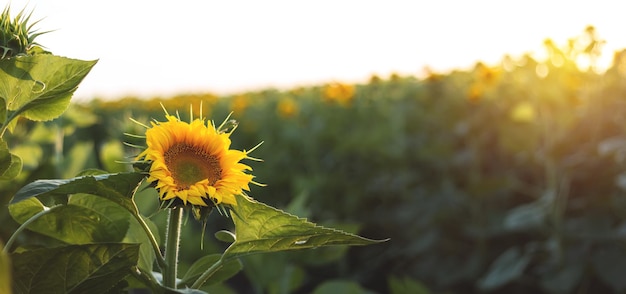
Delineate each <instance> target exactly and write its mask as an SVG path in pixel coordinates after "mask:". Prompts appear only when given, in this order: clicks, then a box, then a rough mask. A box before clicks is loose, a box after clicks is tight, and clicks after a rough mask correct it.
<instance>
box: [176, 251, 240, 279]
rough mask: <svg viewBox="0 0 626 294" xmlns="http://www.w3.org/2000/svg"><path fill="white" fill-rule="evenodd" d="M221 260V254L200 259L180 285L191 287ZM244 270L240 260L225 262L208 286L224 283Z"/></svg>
mask: <svg viewBox="0 0 626 294" xmlns="http://www.w3.org/2000/svg"><path fill="white" fill-rule="evenodd" d="M221 258H222V255H221V254H210V255H205V256H203V257H202V258H200V259H198V260H197V261H196V262H194V263H193V264H192V265H191V267H189V269H188V270H187V272H186V273H185V275H184V276H183V277H182V280H181V282H180V283H179V284H180V285H187V286H191V284H192V283H193V282H194V281H195V280H197V279H198V278H199V277H200V275H202V273H204V271H206V270H207V269H208V268H209V267H210V266H212V265H213V264H215V263H217V262H218V261H219V260H220V259H221ZM242 268H243V265H242V264H241V261H239V259H231V260H229V261H227V262H225V263H224V264H223V265H222V266H221V267H220V269H219V270H217V271H216V272H215V273H214V274H213V276H212V277H211V280H210V281H208V282H207V283H206V286H210V285H213V284H217V283H221V282H224V281H226V280H227V279H229V278H231V277H232V276H234V275H235V274H237V273H238V272H239V271H240V270H241V269H242Z"/></svg>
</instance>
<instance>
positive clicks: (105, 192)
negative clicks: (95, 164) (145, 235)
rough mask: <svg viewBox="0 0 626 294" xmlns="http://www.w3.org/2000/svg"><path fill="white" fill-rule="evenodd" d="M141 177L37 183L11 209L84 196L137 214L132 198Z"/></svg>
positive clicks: (110, 176) (117, 175) (121, 175)
mask: <svg viewBox="0 0 626 294" xmlns="http://www.w3.org/2000/svg"><path fill="white" fill-rule="evenodd" d="M144 177H145V175H143V174H142V173H138V172H127V173H115V174H101V175H93V176H92V175H88V176H80V177H76V178H72V179H67V180H37V181H34V182H32V183H30V184H28V185H26V186H24V187H23V188H22V189H20V190H19V191H17V193H16V194H15V196H14V197H13V199H12V200H11V202H10V205H13V204H15V203H18V202H20V201H22V200H25V199H28V198H31V197H39V196H55V195H68V194H76V193H85V194H91V195H95V196H99V197H103V198H106V199H108V200H110V201H113V202H115V203H116V204H118V205H119V206H121V207H123V208H125V209H126V210H128V211H130V212H131V213H132V214H137V213H138V212H137V209H136V206H135V204H134V203H133V200H132V197H133V195H134V192H135V190H136V189H137V186H138V185H139V183H140V182H141V181H142V180H143V178H144Z"/></svg>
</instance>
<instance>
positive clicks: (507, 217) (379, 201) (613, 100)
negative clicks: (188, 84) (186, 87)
mask: <svg viewBox="0 0 626 294" xmlns="http://www.w3.org/2000/svg"><path fill="white" fill-rule="evenodd" d="M601 43H602V42H601V41H600V40H598V38H597V37H596V35H595V31H594V30H593V29H591V28H588V29H587V30H586V31H585V32H584V33H583V34H582V35H581V36H580V37H578V38H575V39H573V40H572V42H570V43H569V44H566V45H564V46H560V45H559V44H555V43H553V42H550V41H546V43H545V49H546V52H547V56H548V58H547V59H546V60H535V59H533V58H532V57H531V56H505V57H503V59H502V62H501V63H500V64H498V65H486V64H481V63H478V64H476V66H475V67H474V68H473V69H470V70H457V71H452V72H447V73H436V72H430V73H429V74H428V76H427V77H424V78H416V77H411V76H400V75H395V74H394V75H391V76H390V77H378V76H372V77H371V79H370V80H369V81H368V82H367V83H363V84H356V85H352V84H343V83H329V84H324V85H318V86H310V87H301V88H294V89H290V90H284V91H283V90H274V89H267V90H264V91H258V92H249V93H241V94H238V95H232V96H225V97H218V96H215V95H211V94H203V93H197V94H181V95H178V96H175V97H155V98H152V99H139V98H133V97H126V98H120V99H117V100H110V101H109V100H107V101H103V100H98V99H93V100H91V101H89V102H85V103H72V104H71V105H70V107H69V108H68V110H67V111H66V112H65V113H64V114H63V115H62V116H60V117H59V118H57V119H55V120H52V121H47V122H33V121H26V120H22V121H19V122H18V124H17V125H16V127H15V129H14V130H13V131H12V132H10V133H8V132H7V133H6V134H4V137H5V141H6V142H8V143H9V149H10V150H11V152H12V153H15V154H17V155H19V156H20V157H21V158H22V160H23V168H22V172H21V173H20V175H19V176H18V177H17V178H15V179H14V180H12V181H0V202H1V203H2V205H1V208H0V209H1V210H0V223H2V224H3V225H2V226H0V240H5V241H6V240H7V239H9V237H10V236H11V234H12V233H13V232H14V231H15V230H16V229H17V227H18V226H19V224H18V223H16V222H15V221H14V220H13V219H12V218H11V216H10V215H9V214H8V211H7V204H8V203H9V201H10V200H11V198H12V197H13V195H14V194H15V193H16V192H17V191H18V190H19V189H20V188H22V187H23V186H24V185H26V184H27V183H30V182H32V181H34V180H37V179H53V178H71V177H74V176H76V175H77V174H79V173H80V172H81V171H83V170H85V169H93V168H96V169H101V170H105V171H108V172H123V171H130V170H132V166H131V165H129V164H123V163H120V162H123V161H127V160H128V159H129V158H132V157H134V156H136V155H137V149H135V148H132V147H129V146H127V145H125V144H124V143H125V142H126V143H130V144H140V142H138V141H136V140H137V139H135V138H132V137H128V136H126V135H124V133H130V134H141V133H142V132H144V129H143V128H142V127H141V126H139V125H137V124H136V123H134V122H132V121H131V120H130V118H133V119H135V120H137V121H141V122H148V121H150V120H151V119H157V120H159V121H162V120H163V109H162V107H161V104H163V106H165V108H167V109H168V110H169V111H170V112H175V111H176V110H178V111H179V112H180V116H181V118H182V119H183V120H186V119H187V118H188V116H189V115H188V113H189V107H190V105H193V111H194V112H196V113H195V115H196V116H197V115H198V111H199V107H200V105H202V107H203V108H202V109H203V110H202V111H203V115H204V116H206V117H208V118H210V119H213V120H214V121H216V123H218V124H219V122H221V121H222V120H223V119H225V118H226V117H227V116H228V115H229V113H231V112H232V118H234V119H236V120H237V121H238V123H239V125H238V128H237V131H236V132H235V133H234V134H233V135H232V136H231V139H232V144H233V147H234V148H236V149H239V150H243V149H250V148H252V147H254V146H256V145H257V144H258V143H259V142H263V144H262V145H261V146H260V147H259V148H258V149H257V150H255V151H254V157H257V158H261V159H263V162H254V163H252V164H250V165H251V166H252V168H253V174H254V175H255V181H257V182H260V183H263V184H266V185H267V186H265V187H258V186H252V187H251V189H252V190H251V191H250V193H249V195H251V196H252V197H254V198H255V199H257V200H259V201H262V202H264V203H267V204H270V205H272V206H275V207H278V208H281V209H283V210H285V211H288V212H291V213H293V214H295V215H298V216H301V217H307V218H308V219H309V220H312V221H315V222H317V223H319V224H322V225H328V226H330V227H335V228H341V229H343V230H345V231H348V232H352V233H358V234H359V235H361V236H365V237H367V238H372V239H379V240H380V239H386V238H390V240H389V241H387V242H384V243H380V244H375V245H372V246H363V247H345V246H337V247H325V248H318V249H310V250H302V251H294V252H287V253H284V252H279V253H270V254H264V255H250V256H245V257H242V258H241V260H242V263H243V270H242V271H241V272H239V273H238V274H237V275H235V276H234V277H233V278H231V279H229V280H227V281H224V282H223V283H217V284H214V285H212V286H211V288H210V290H211V293H276V294H278V293H394V294H401V293H485V292H487V293H610V292H615V293H623V292H624V291H626V246H625V245H626V243H625V242H624V240H625V239H626V50H625V51H622V52H617V53H615V56H614V61H613V64H612V66H611V67H610V68H609V69H607V70H606V71H603V72H601V73H600V72H598V71H596V70H595V69H594V68H593V66H594V62H595V60H597V58H598V55H599V54H600V52H599V49H600V46H601ZM580 59H586V60H587V61H588V63H589V64H590V67H589V68H579V67H578V66H577V64H576V62H575V61H576V60H580ZM201 103H202V104H201ZM135 198H136V201H137V202H138V205H139V209H140V210H141V212H142V213H143V214H144V215H147V216H149V217H150V219H151V220H152V221H153V222H154V223H155V224H156V225H157V227H158V228H159V232H160V235H161V238H164V235H165V230H166V215H165V214H164V213H163V212H159V210H158V206H159V203H158V196H156V193H155V192H154V191H153V190H143V191H140V192H139V193H138V194H137V195H136V196H135ZM184 221H185V222H186V223H185V225H184V226H183V232H182V239H183V240H185V242H184V243H183V244H182V246H183V247H182V248H181V251H180V268H181V272H185V269H186V268H189V267H190V265H191V264H192V263H193V262H194V261H196V260H197V259H199V258H200V257H202V256H204V255H207V254H209V253H212V252H215V251H221V250H224V248H226V247H227V244H225V243H223V242H221V241H218V240H216V238H215V237H214V236H213V234H212V232H215V231H219V230H223V229H232V224H231V222H230V220H229V219H228V218H226V217H224V216H221V215H219V214H218V213H216V212H213V214H212V215H211V216H210V217H209V221H208V224H207V227H206V229H205V231H206V232H207V233H206V234H204V239H201V236H202V233H201V232H202V229H203V228H202V226H201V224H199V223H197V222H195V221H193V218H192V217H191V216H189V217H188V218H187V220H184ZM21 238H22V239H28V240H29V241H28V242H29V243H30V244H38V243H45V242H50V239H49V238H48V237H45V236H43V235H40V234H37V233H35V232H25V233H24V234H23V235H22V236H21Z"/></svg>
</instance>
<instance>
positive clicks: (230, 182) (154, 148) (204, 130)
mask: <svg viewBox="0 0 626 294" xmlns="http://www.w3.org/2000/svg"><path fill="white" fill-rule="evenodd" d="M165 117H166V119H167V121H165V122H158V121H156V122H151V127H148V130H147V131H146V135H145V139H146V144H147V148H146V149H145V150H144V151H143V152H141V153H140V154H139V155H138V156H137V160H139V161H144V162H147V163H149V164H150V169H149V176H148V181H149V182H151V183H152V184H153V185H154V187H155V188H156V189H157V191H158V192H159V197H160V199H161V200H162V201H166V200H175V199H177V198H178V199H180V200H181V201H182V202H183V203H184V204H185V205H187V204H188V203H189V204H192V205H197V206H208V204H209V203H211V202H212V203H213V204H215V205H217V204H230V205H236V204H237V202H236V200H235V197H234V195H237V194H241V193H242V192H243V191H242V190H246V191H249V190H250V188H249V184H250V183H255V182H254V181H252V179H253V178H254V176H252V175H250V174H247V173H246V171H251V170H252V168H250V167H249V166H248V165H245V164H242V163H240V162H239V161H241V160H243V159H255V158H252V157H249V156H248V154H249V153H250V152H251V151H252V150H254V148H253V149H252V150H250V151H245V150H244V151H239V150H232V149H230V144H231V141H230V139H229V137H230V134H231V133H232V132H233V131H234V129H235V127H236V125H235V124H233V125H232V126H233V127H232V128H231V129H230V130H229V131H227V130H223V127H224V126H225V125H226V121H225V122H224V123H223V124H222V125H221V126H220V127H217V128H216V127H215V125H213V123H211V122H205V120H204V119H203V118H202V117H200V118H198V119H192V120H191V121H190V122H189V123H187V122H183V121H180V119H179V118H177V117H176V116H172V115H169V114H168V113H167V111H166V116H165ZM146 127H147V126H146ZM255 148H256V147H255ZM255 184H256V183H255Z"/></svg>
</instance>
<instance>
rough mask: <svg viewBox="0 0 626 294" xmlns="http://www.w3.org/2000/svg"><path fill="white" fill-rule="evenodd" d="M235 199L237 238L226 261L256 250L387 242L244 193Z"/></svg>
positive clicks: (234, 215) (234, 217)
mask: <svg viewBox="0 0 626 294" xmlns="http://www.w3.org/2000/svg"><path fill="white" fill-rule="evenodd" d="M236 199H237V205H236V206H233V207H232V208H231V215H232V219H233V222H234V223H235V236H236V238H235V242H234V243H233V244H231V245H230V247H228V249H226V251H225V252H224V256H223V260H228V259H231V258H236V257H240V256H244V255H248V254H254V253H263V252H276V251H284V250H295V249H305V248H317V247H321V246H332V245H369V244H376V243H380V242H385V241H387V240H372V239H367V238H364V237H361V236H358V235H354V234H350V233H346V232H344V231H340V230H336V229H331V228H326V227H322V226H319V225H316V224H315V223H312V222H309V221H307V220H306V219H303V218H299V217H297V216H294V215H292V214H289V213H286V212H284V211H282V210H279V209H276V208H274V207H271V206H268V205H266V204H263V203H261V202H258V201H255V200H253V199H250V198H248V197H246V196H243V195H238V196H236Z"/></svg>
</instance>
